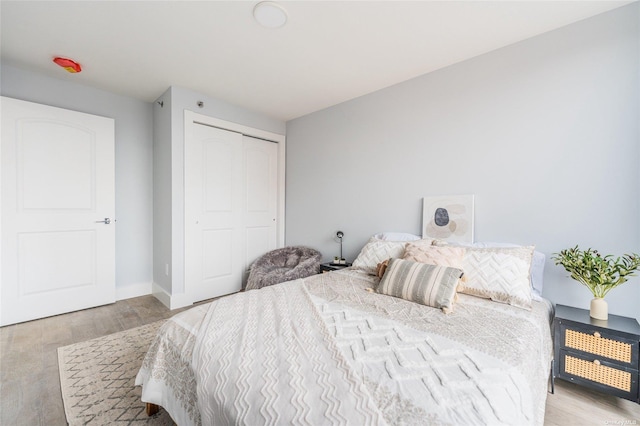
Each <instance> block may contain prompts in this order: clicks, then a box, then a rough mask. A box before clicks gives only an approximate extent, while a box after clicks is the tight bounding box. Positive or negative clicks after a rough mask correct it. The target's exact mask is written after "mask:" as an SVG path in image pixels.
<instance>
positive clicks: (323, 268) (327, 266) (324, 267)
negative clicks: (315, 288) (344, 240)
mask: <svg viewBox="0 0 640 426" xmlns="http://www.w3.org/2000/svg"><path fill="white" fill-rule="evenodd" d="M348 266H351V263H344V264H337V263H322V264H321V265H320V272H322V273H323V274H324V273H325V272H331V271H339V270H340V269H344V268H346V267H348Z"/></svg>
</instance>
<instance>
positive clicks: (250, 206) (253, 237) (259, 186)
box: [243, 136, 278, 270]
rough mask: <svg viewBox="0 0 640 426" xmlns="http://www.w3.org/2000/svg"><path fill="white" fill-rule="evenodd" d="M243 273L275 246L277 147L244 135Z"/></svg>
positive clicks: (271, 143)
mask: <svg viewBox="0 0 640 426" xmlns="http://www.w3.org/2000/svg"><path fill="white" fill-rule="evenodd" d="M243 142H244V153H245V168H244V173H245V195H246V200H247V201H246V219H245V228H246V232H245V247H246V248H247V249H246V251H245V258H244V266H245V270H246V269H247V268H248V267H249V266H250V265H251V264H252V263H253V262H254V261H255V260H256V259H257V258H258V257H260V256H261V255H263V254H264V253H266V252H268V251H270V250H273V249H275V248H276V245H277V216H278V144H277V143H273V142H268V141H264V140H261V139H256V138H252V137H249V136H244V138H243Z"/></svg>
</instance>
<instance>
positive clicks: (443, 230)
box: [422, 195, 473, 243]
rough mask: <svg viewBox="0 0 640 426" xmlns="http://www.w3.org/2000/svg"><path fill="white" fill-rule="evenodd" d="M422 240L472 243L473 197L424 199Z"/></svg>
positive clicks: (458, 196)
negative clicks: (431, 239)
mask: <svg viewBox="0 0 640 426" xmlns="http://www.w3.org/2000/svg"><path fill="white" fill-rule="evenodd" d="M422 238H434V239H438V240H445V241H452V242H464V243H472V242H473V195H444V196H437V197H424V198H423V203H422Z"/></svg>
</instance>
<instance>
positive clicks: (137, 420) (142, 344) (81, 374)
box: [58, 320, 174, 426]
mask: <svg viewBox="0 0 640 426" xmlns="http://www.w3.org/2000/svg"><path fill="white" fill-rule="evenodd" d="M163 323H164V320H163V321H158V322H155V323H152V324H147V325H144V326H142V327H137V328H133V329H131V330H126V331H121V332H119V333H115V334H110V335H108V336H104V337H99V338H97V339H93V340H88V341H86V342H81V343H76V344H74V345H70V346H64V347H61V348H58V364H59V369H60V384H61V387H62V400H63V402H64V411H65V414H66V416H67V421H68V422H69V425H71V426H75V425H87V424H89V425H112V424H117V425H130V424H135V425H138V424H153V425H173V424H174V423H173V421H172V420H171V417H170V416H169V415H168V414H167V413H166V411H164V410H160V412H159V413H158V414H156V415H154V416H151V417H148V416H147V414H146V411H145V404H144V403H143V402H142V401H141V400H140V395H141V391H142V390H141V388H140V387H136V386H134V382H135V378H136V374H138V369H139V368H140V365H142V360H143V358H144V356H145V354H146V352H147V349H148V348H149V345H150V344H151V340H152V339H153V337H154V336H155V334H156V332H157V330H158V328H159V327H160V326H161V325H162V324H163Z"/></svg>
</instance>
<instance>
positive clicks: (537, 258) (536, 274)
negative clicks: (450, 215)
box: [434, 241, 546, 301]
mask: <svg viewBox="0 0 640 426" xmlns="http://www.w3.org/2000/svg"><path fill="white" fill-rule="evenodd" d="M434 244H436V245H452V246H460V247H476V248H491V247H524V246H521V245H518V244H511V243H490V242H487V243H484V242H477V243H459V242H445V241H436V242H435V243H434ZM545 260H546V256H545V255H544V253H541V252H539V251H535V250H534V252H533V259H532V261H531V276H530V279H531V297H532V298H533V300H538V301H540V300H542V288H543V286H544V264H545Z"/></svg>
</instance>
